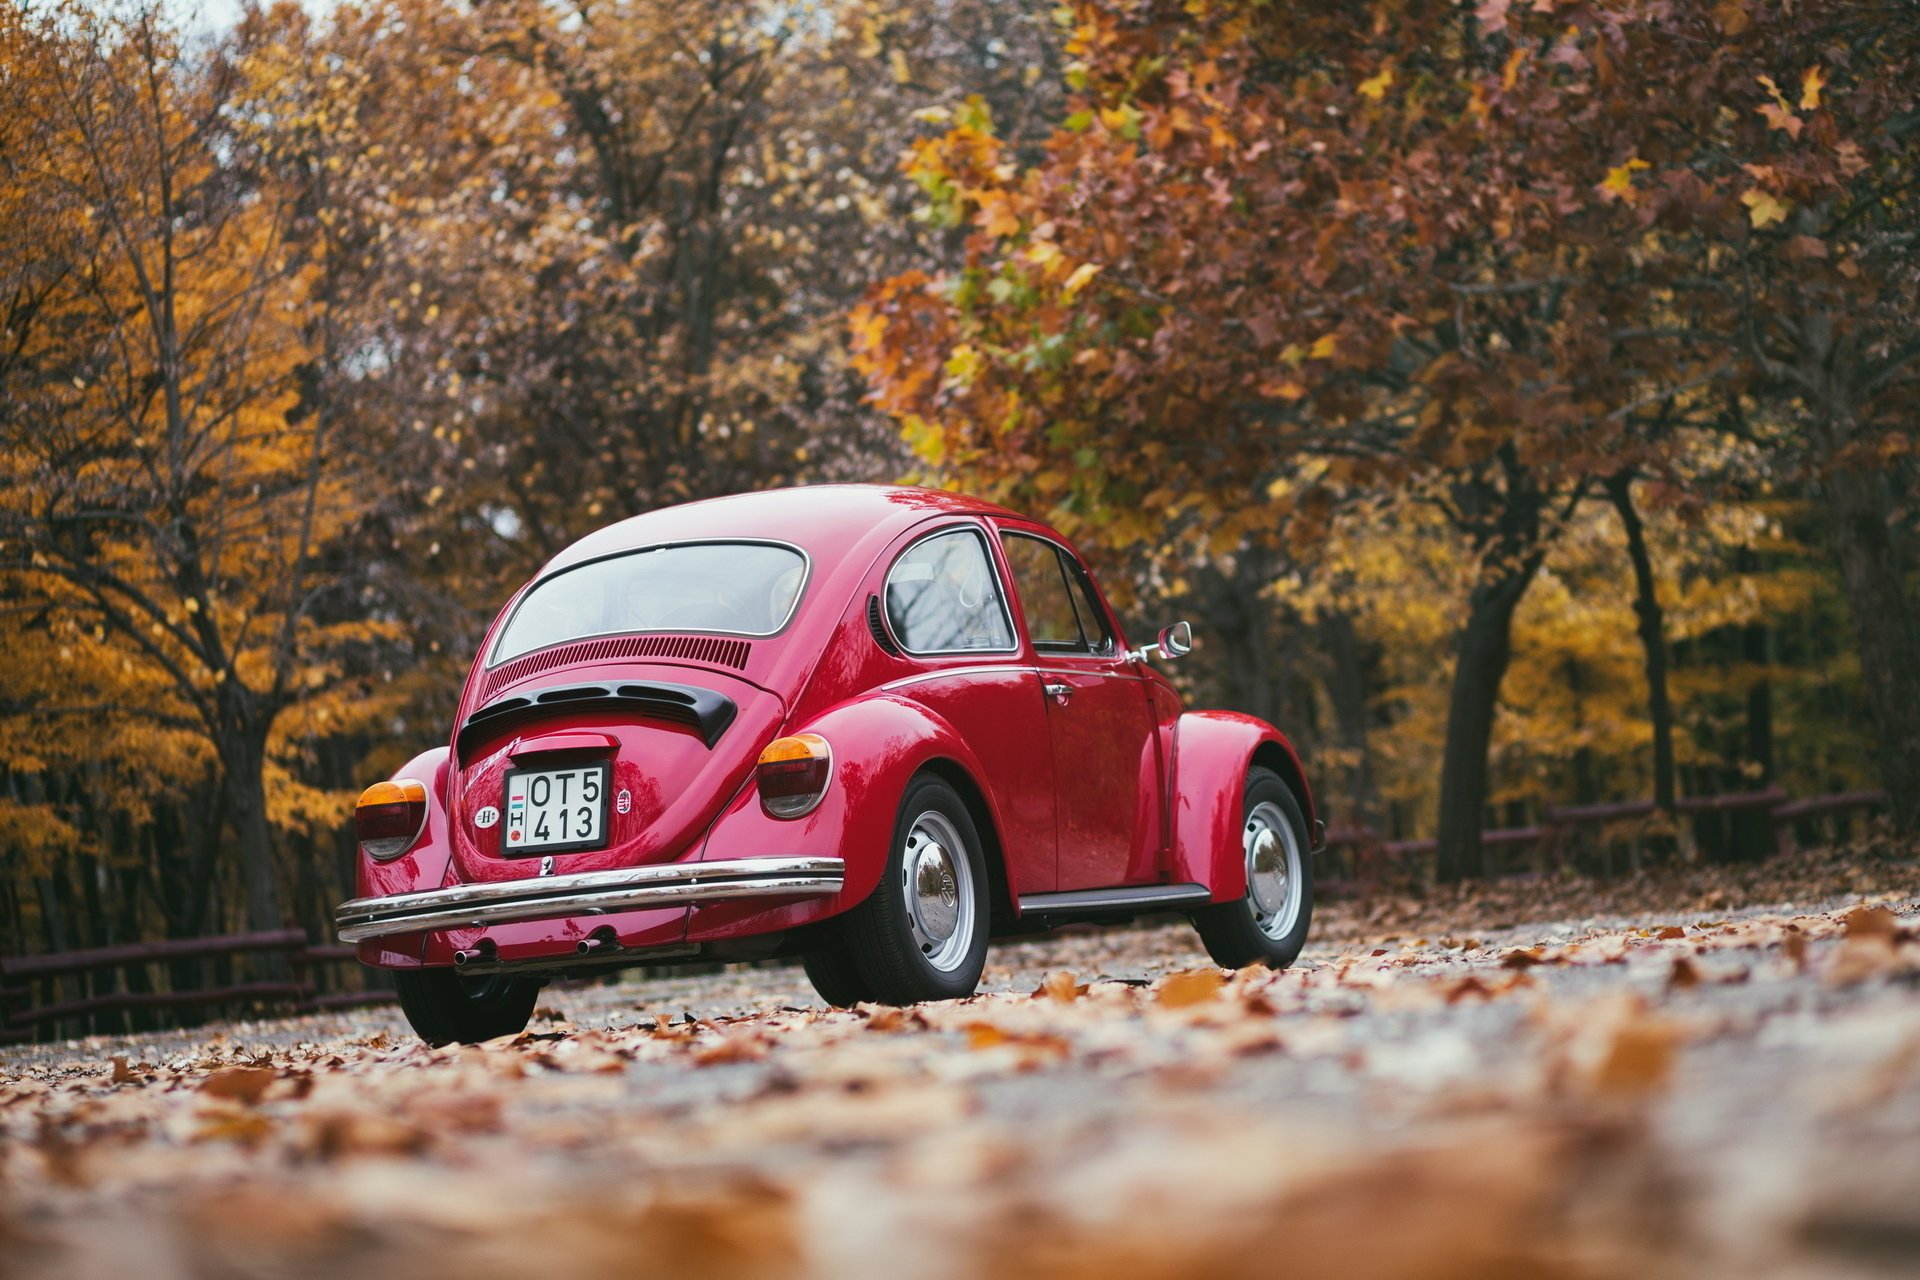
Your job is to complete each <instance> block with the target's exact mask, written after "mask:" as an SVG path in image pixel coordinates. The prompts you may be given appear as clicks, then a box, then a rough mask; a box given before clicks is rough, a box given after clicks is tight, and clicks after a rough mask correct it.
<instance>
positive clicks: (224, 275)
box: [0, 6, 383, 928]
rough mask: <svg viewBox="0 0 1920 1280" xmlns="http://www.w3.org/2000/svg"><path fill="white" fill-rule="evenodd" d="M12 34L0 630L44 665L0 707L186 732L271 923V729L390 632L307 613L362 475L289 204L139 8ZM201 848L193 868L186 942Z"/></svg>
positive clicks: (158, 25)
mask: <svg viewBox="0 0 1920 1280" xmlns="http://www.w3.org/2000/svg"><path fill="white" fill-rule="evenodd" d="M4 22H5V23H6V28H7V30H6V39H7V41H8V43H9V45H10V46H11V47H12V48H13V49H15V50H17V51H18V54H19V57H18V58H17V59H15V60H14V61H12V62H11V63H10V65H9V70H8V73H7V75H6V76H5V77H4V80H0V119H4V120H5V122H6V123H5V127H6V128H7V130H8V131H9V132H10V134H11V136H10V137H9V139H8V144H9V145H7V146H6V147H5V148H4V155H0V182H4V184H5V186H6V188H7V190H8V197H7V198H8V199H9V200H10V201H12V202H15V204H16V207H19V208H24V209H33V210H36V211H38V212H37V218H38V221H37V222H36V223H35V224H33V225H35V227H36V229H37V230H39V231H40V232H42V235H36V236H34V237H31V238H28V237H21V236H19V235H17V234H16V235H12V236H9V238H8V240H7V241H6V248H7V251H8V257H7V260H6V261H5V262H4V263H3V264H0V282H4V288H5V290H6V295H7V296H6V306H7V308H8V315H9V327H8V330H7V351H6V356H5V359H4V364H3V365H0V382H3V383H4V392H3V393H0V404H3V405H4V406H5V407H4V410H0V413H4V440H5V452H4V459H5V486H4V497H0V539H3V540H4V553H3V556H4V559H3V561H0V567H3V568H4V572H5V581H6V592H7V597H8V604H9V618H10V620H11V621H13V622H14V623H15V624H16V625H19V626H23V627H25V628H27V629H29V631H30V634H31V635H32V636H33V637H35V639H36V641H37V642H38V643H36V656H37V657H39V658H40V659H41V660H43V661H50V662H52V663H53V664H54V665H53V667H52V669H51V670H49V671H47V672H45V673H44V675H43V676H41V675H36V677H35V678H34V679H32V680H31V681H30V682H23V683H22V685H21V686H20V687H21V688H22V690H23V693H24V694H25V695H26V696H25V697H24V698H23V704H24V705H16V706H13V707H10V708H9V711H10V712H12V713H14V714H15V715H17V716H24V717H27V718H29V719H30V720H31V721H32V722H33V723H35V724H37V725H39V726H40V731H41V732H42V733H43V734H44V735H46V736H49V737H55V736H62V737H64V736H74V737H77V738H78V739H79V740H81V741H87V740H88V739H89V737H90V735H91V734H92V733H95V732H99V731H100V730H99V728H98V727H97V726H98V725H99V724H113V723H117V722H124V721H127V720H129V719H131V720H133V721H140V722H147V723H150V724H152V725H154V726H157V727H158V728H160V729H163V730H165V731H168V732H170V733H174V734H179V733H186V734H189V735H191V737H192V738H193V739H194V740H195V741H197V742H198V743H199V744H201V746H202V747H203V748H204V750H205V753H206V755H207V756H208V757H210V758H211V760H212V761H213V762H215V763H216V764H217V768H218V772H219V776H220V778H221V780H222V781H221V789H220V796H221V798H222V801H223V803H222V810H223V812H224V818H225V821H226V823H227V824H229V825H230V826H231V829H232V832H233V838H234V845H233V847H235V848H237V850H238V854H239V863H240V867H241V870H242V878H243V881H244V885H245V904H246V905H245V918H246V920H247V922H248V924H249V925H251V926H252V927H254V928H268V927H277V926H279V925H280V924H281V923H282V893H281V888H280V885H279V883H278V880H277V875H276V867H275V860H274V854H273V848H274V841H273V835H272V830H271V826H270V821H269V816H270V815H269V806H270V803H279V804H282V805H284V804H285V803H287V802H289V800H290V799H293V797H292V796H291V795H290V793H289V787H290V786H292V784H291V781H290V780H284V779H283V783H284V785H281V786H279V787H277V788H276V791H275V794H276V796H277V801H276V800H270V795H269V787H268V784H267V779H268V775H269V773H270V772H273V771H274V770H275V766H274V763H273V761H272V759H271V758H270V752H271V748H272V744H273V742H274V739H275V733H276V729H277V728H278V727H280V723H281V719H282V717H283V715H284V714H285V713H286V712H287V711H288V710H289V709H290V708H293V707H295V706H296V705H297V704H301V703H303V702H309V701H311V700H314V699H317V698H321V697H324V695H325V693H326V691H327V690H328V688H329V687H330V686H331V685H333V684H334V682H335V680H336V677H337V676H338V675H339V673H340V669H341V668H340V663H341V661H342V658H343V655H345V654H346V653H347V652H349V651H351V650H353V649H354V648H356V647H359V646H364V645H367V644H369V643H372V642H375V641H377V640H378V639H379V637H380V636H381V635H382V633H383V628H382V627H381V626H380V624H378V623H371V624H370V623H368V622H366V621H363V620H359V619H350V620H338V619H335V620H328V619H326V618H325V617H324V614H323V607H324V604H325V602H326V601H327V600H328V599H329V597H330V596H332V595H333V594H335V593H337V592H340V591H342V590H344V589H345V588H346V586H347V584H348V583H349V582H350V581H351V580H352V577H353V573H352V570H351V568H350V567H349V566H343V565H341V564H339V563H336V562H333V561H331V560H330V559H329V555H328V553H329V548H330V547H331V546H332V545H333V543H334V542H335V540H336V539H337V538H338V537H339V536H340V534H341V532H342V531H343V530H344V529H345V528H347V527H348V526H349V525H350V524H351V523H352V521H353V518H354V512H355V504H356V501H357V500H358V499H359V498H360V497H361V496H363V495H364V493H365V492H366V485H367V482H368V477H367V476H366V475H365V474H361V473H357V472H355V471H354V470H353V468H352V467H351V466H350V465H349V462H350V459H348V458H347V457H345V456H343V451H342V450H340V449H339V447H338V442H337V440H336V439H335V438H333V437H331V436H330V435H329V433H328V432H327V430H326V424H325V422H324V421H323V420H321V419H317V418H316V417H315V416H314V415H312V414H311V413H308V412H305V411H304V406H303V403H302V398H301V391H300V382H301V378H302V376H303V371H304V370H305V368H306V365H307V362H308V361H309V359H310V358H311V355H312V352H311V349H310V347H309V345H308V343H307V340H306V339H307V335H306V333H305V332H304V328H303V323H302V319H303V315H304V309H305V308H306V306H307V305H308V304H309V301H310V296H309V289H310V285H311V281H312V278H313V264H312V261H311V260H310V259H309V258H307V257H306V256H305V255H303V254H301V253H300V252H298V251H297V248H296V246H294V245H293V244H291V243H290V242H289V240H288V237H287V229H288V225H289V221H290V218H291V215H292V209H291V206H292V203H293V202H294V200H295V199H296V196H295V194H294V193H293V192H290V191H286V190H283V189H278V188H275V187H273V186H271V185H263V184H259V183H256V182H253V181H251V180H250V179H251V176H252V175H249V174H248V173H246V172H245V171H243V170H242V169H240V168H237V167H236V166H235V164H234V163H233V162H234V160H235V158H236V152H237V150H238V146H237V142H236V139H235V137H234V135H233V133H232V130H231V127H230V121H229V119H228V117H227V109H228V106H229V102H230V95H231V91H232V88H233V83H234V78H233V75H232V71H231V68H230V67H228V66H227V65H225V64H224V63H223V62H222V61H221V60H220V59H219V57H218V55H217V54H216V53H212V52H208V51H204V50H201V51H196V50H194V49H192V48H190V47H188V46H187V45H186V44H185V43H183V41H182V39H181V38H180V36H179V35H178V34H177V32H175V31H173V30H172V29H170V28H169V27H168V26H167V24H166V23H165V22H164V21H163V20H162V19H161V17H160V16H159V15H158V13H157V12H156V11H154V10H151V9H136V10H130V11H124V12H122V11H113V12H109V13H104V14H103V13H100V12H97V11H94V10H91V9H88V8H86V7H84V6H58V7H53V8H48V9H44V10H42V9H32V10H23V9H19V8H11V9H8V10H7V11H6V13H5V17H4ZM14 225H15V226H16V227H17V226H18V225H19V224H17V223H16V224H14ZM169 741H171V742H175V743H177V741H178V739H177V738H175V739H164V738H159V737H153V736H150V737H148V738H146V739H144V740H143V748H144V749H151V750H154V751H156V752H159V751H160V750H161V749H162V748H163V747H164V746H165V745H166V743H167V742H169ZM173 749H175V750H177V749H178V748H177V746H176V747H175V748H173ZM294 790H295V791H297V787H294ZM323 803H324V801H323ZM218 826H219V822H218V820H217V819H216V821H215V823H214V827H215V830H217V829H218ZM218 848H219V845H218V844H217V843H216V842H213V841H207V842H205V843H203V844H202V845H200V846H199V848H198V850H197V853H198V854H199V857H197V858H196V860H195V862H194V865H191V866H188V867H187V868H185V892H187V893H189V894H192V895H201V896H199V897H197V899H196V900H194V901H191V902H190V903H188V904H187V907H186V909H185V912H184V914H185V917H186V920H187V922H188V924H189V926H190V927H191V926H192V925H194V924H195V923H196V922H198V921H200V920H203V919H204V918H205V916H204V914H203V913H204V909H205V905H206V904H205V898H204V894H205V892H206V890H205V886H206V885H208V884H209V883H210V882H211V878H212V873H213V871H214V868H213V867H212V866H211V865H209V864H210V862H211V859H212V858H213V857H214V856H215V854H216V852H217V851H218Z"/></svg>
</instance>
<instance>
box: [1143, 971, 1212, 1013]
mask: <svg viewBox="0 0 1920 1280" xmlns="http://www.w3.org/2000/svg"><path fill="white" fill-rule="evenodd" d="M1224 982H1225V979H1223V978H1222V977H1221V976H1220V971H1219V970H1218V969H1187V970H1183V971H1182V972H1180V973H1172V974H1168V975H1167V978H1166V980H1165V981H1164V982H1162V983H1161V984H1160V990H1159V992H1158V994H1157V995H1156V997H1155V999H1156V1000H1157V1001H1158V1002H1159V1004H1160V1007H1161V1008H1163V1009H1184V1008H1186V1007H1187V1006H1188V1005H1195V1004H1203V1003H1205V1002H1206V1001H1208V1000H1214V999H1218V998H1219V995H1220V988H1221V986H1222V985H1224Z"/></svg>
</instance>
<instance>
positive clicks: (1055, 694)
mask: <svg viewBox="0 0 1920 1280" xmlns="http://www.w3.org/2000/svg"><path fill="white" fill-rule="evenodd" d="M1040 687H1041V688H1042V689H1044V690H1045V691H1046V694H1047V696H1048V697H1049V698H1058V699H1060V701H1062V702H1065V701H1066V700H1067V699H1068V698H1071V697H1072V696H1073V686H1072V685H1070V684H1058V683H1056V682H1054V681H1052V680H1043V681H1041V683H1040Z"/></svg>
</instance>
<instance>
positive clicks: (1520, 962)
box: [1500, 947, 1546, 969]
mask: <svg viewBox="0 0 1920 1280" xmlns="http://www.w3.org/2000/svg"><path fill="white" fill-rule="evenodd" d="M1545 963H1546V962H1545V961H1544V960H1542V959H1541V958H1540V948H1538V947H1516V948H1515V949H1514V950H1512V951H1509V952H1507V954H1505V955H1503V956H1501V957H1500V967H1501V968H1502V969H1528V968H1531V967H1532V966H1534V965H1536V964H1545Z"/></svg>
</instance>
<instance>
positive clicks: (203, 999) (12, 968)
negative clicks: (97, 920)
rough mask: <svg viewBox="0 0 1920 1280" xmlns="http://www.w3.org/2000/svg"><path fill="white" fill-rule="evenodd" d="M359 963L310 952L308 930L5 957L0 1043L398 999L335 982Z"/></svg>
mask: <svg viewBox="0 0 1920 1280" xmlns="http://www.w3.org/2000/svg"><path fill="white" fill-rule="evenodd" d="M241 957H246V958H247V959H248V960H249V961H250V962H251V967H252V968H253V969H254V970H255V972H254V973H253V974H252V975H251V978H250V980H245V981H243V980H239V979H237V978H236V977H235V976H234V969H235V967H236V966H235V961H236V960H238V959H240V958H241ZM354 958H355V956H354V949H353V948H352V947H350V946H344V945H342V944H339V943H320V944H317V945H315V944H311V943H310V940H309V939H308V937H307V934H306V931H305V930H304V929H269V930H264V931H262V932H258V933H234V934H223V935H220V936H218V937H209V938H169V939H167V940H165V941H162V942H130V943H123V944H119V945H116V946H110V947H92V948H88V949H86V950H82V951H59V952H52V953H48V954H42V955H30V956H0V1043H14V1042H19V1041H23V1040H29V1039H32V1038H34V1036H35V1035H38V1034H54V1035H56V1036H57V1034H58V1033H60V1032H62V1030H63V1024H65V1028H64V1029H65V1030H66V1031H67V1032H68V1033H80V1034H91V1033H94V1032H99V1031H135V1030H149V1029H153V1028H154V1027H157V1026H159V1025H161V1024H162V1020H161V1019H159V1018H154V1017H151V1016H139V1015H152V1014H154V1013H156V1012H158V1011H178V1010H201V1011H204V1012H211V1011H214V1010H217V1009H225V1008H231V1007H233V1006H236V1005H264V1006H271V1007H274V1008H278V1009H285V1008H291V1009H294V1010H296V1011H300V1012H308V1011H315V1010H322V1009H343V1008H353V1007H357V1006H361V1005H368V1004H378V1003H384V1002H386V1001H389V1000H391V999H393V993H392V992H391V991H381V990H371V989H369V990H347V989H343V988H342V986H341V984H340V983H339V982H338V980H337V978H334V977H331V976H329V975H330V974H331V972H332V971H333V970H335V969H336V968H337V967H338V966H341V965H347V964H352V963H353V962H354ZM263 959H264V960H265V963H261V961H262V960H263ZM155 967H164V968H165V970H166V971H167V972H166V981H165V984H164V985H162V984H161V983H158V982H156V981H155V980H154V973H153V969H154V968H155ZM63 987H71V988H74V990H72V991H63V990H62V988H63Z"/></svg>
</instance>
